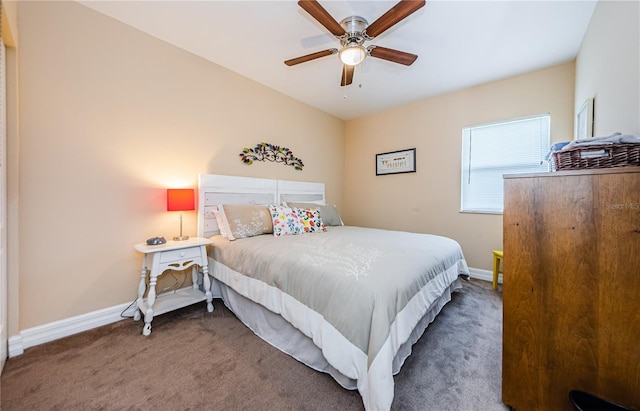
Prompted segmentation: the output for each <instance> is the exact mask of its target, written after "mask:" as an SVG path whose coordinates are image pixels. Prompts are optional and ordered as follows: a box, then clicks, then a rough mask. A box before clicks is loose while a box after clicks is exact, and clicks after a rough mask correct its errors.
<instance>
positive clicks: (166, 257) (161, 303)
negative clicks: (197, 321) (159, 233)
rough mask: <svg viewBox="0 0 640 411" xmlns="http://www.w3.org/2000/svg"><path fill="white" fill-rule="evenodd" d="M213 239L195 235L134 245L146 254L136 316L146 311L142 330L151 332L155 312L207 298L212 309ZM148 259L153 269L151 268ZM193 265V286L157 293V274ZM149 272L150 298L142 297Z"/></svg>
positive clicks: (170, 309) (209, 308)
mask: <svg viewBox="0 0 640 411" xmlns="http://www.w3.org/2000/svg"><path fill="white" fill-rule="evenodd" d="M212 243H213V241H211V240H209V239H207V238H201V237H193V238H190V239H188V240H184V241H167V242H166V244H160V245H147V244H146V243H141V244H136V245H135V246H134V248H135V249H136V251H139V252H141V253H143V254H144V258H143V259H142V271H141V274H140V284H139V285H138V299H137V300H136V306H137V309H136V312H135V314H134V316H133V319H134V320H136V321H139V320H140V318H141V315H142V314H141V313H144V328H143V329H142V334H143V335H145V336H147V335H149V334H151V321H152V320H153V316H154V315H160V314H164V313H166V312H168V311H172V310H175V309H177V308H182V307H185V306H187V305H191V304H194V303H197V302H200V301H204V300H206V301H207V311H209V312H212V311H213V303H212V302H211V301H212V296H211V280H210V279H209V270H208V261H207V244H212ZM149 263H151V265H150V267H151V268H150V269H149ZM196 266H200V268H201V269H202V273H203V281H204V283H203V285H204V290H205V292H202V291H200V290H199V289H198V283H197V279H198V274H197V271H196ZM189 267H191V275H192V278H193V287H189V288H183V289H181V290H177V291H175V292H171V293H165V294H160V295H158V296H156V283H157V280H158V277H159V276H161V275H162V273H164V272H165V271H167V270H176V271H182V270H186V269H187V268H189ZM147 273H148V274H149V290H148V293H147V298H143V296H144V293H145V291H147V281H146V279H147Z"/></svg>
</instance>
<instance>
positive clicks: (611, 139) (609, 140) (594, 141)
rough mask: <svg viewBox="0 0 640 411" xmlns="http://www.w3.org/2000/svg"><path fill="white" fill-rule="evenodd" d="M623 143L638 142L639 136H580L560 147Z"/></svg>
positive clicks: (618, 134)
mask: <svg viewBox="0 0 640 411" xmlns="http://www.w3.org/2000/svg"><path fill="white" fill-rule="evenodd" d="M623 143H640V136H636V135H635V134H622V133H613V134H611V135H610V136H605V137H589V138H582V139H579V140H573V141H572V142H570V143H569V144H567V145H566V146H564V147H562V150H568V149H570V148H575V147H586V146H596V145H601V144H623Z"/></svg>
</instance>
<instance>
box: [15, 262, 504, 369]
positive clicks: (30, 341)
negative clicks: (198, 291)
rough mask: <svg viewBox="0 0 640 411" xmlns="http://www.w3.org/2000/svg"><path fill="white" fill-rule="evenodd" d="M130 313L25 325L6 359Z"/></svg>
mask: <svg viewBox="0 0 640 411" xmlns="http://www.w3.org/2000/svg"><path fill="white" fill-rule="evenodd" d="M469 273H470V274H471V278H477V279H479V280H485V281H493V273H492V272H491V271H488V270H480V269H478V268H469ZM501 280H502V276H500V277H499V278H498V281H499V282H502V281H501ZM216 291H217V290H216V289H215V287H214V290H213V297H214V298H219V297H220V295H221V294H220V292H219V291H217V292H216ZM133 312H134V308H133V305H132V304H131V303H125V304H120V305H116V306H113V307H109V308H104V309H102V310H98V311H93V312H90V313H86V314H82V315H78V316H76V317H70V318H66V319H64V320H58V321H54V322H51V323H48V324H43V325H39V326H37V327H33V328H27V329H25V330H22V331H20V334H18V335H14V336H11V337H9V341H8V343H9V358H11V357H16V356H18V355H21V354H23V353H24V350H25V349H27V348H30V347H34V346H36V345H40V344H44V343H47V342H50V341H54V340H57V339H60V338H64V337H68V336H70V335H73V334H77V333H81V332H83V331H88V330H91V329H93V328H97V327H101V326H103V325H107V324H111V323H115V322H117V321H120V320H123V319H125V318H126V317H131V316H133Z"/></svg>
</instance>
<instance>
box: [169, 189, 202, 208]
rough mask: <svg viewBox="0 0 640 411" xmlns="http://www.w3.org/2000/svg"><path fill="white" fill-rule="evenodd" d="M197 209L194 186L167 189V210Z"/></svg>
mask: <svg viewBox="0 0 640 411" xmlns="http://www.w3.org/2000/svg"><path fill="white" fill-rule="evenodd" d="M195 209H196V208H195V196H194V190H193V189H192V188H168V189H167V211H191V210H195Z"/></svg>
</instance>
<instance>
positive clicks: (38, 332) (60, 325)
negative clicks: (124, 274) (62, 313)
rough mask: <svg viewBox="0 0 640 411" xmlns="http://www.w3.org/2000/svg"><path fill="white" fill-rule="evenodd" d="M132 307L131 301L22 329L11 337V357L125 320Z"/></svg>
mask: <svg viewBox="0 0 640 411" xmlns="http://www.w3.org/2000/svg"><path fill="white" fill-rule="evenodd" d="M130 307H132V306H131V303H125V304H120V305H116V306H114V307H109V308H104V309H102V310H98V311H93V312H90V313H87V314H82V315H78V316H76V317H71V318H66V319H64V320H58V321H54V322H51V323H48V324H43V325H39V326H37V327H33V328H27V329H25V330H22V331H20V334H19V335H14V336H11V337H9V358H11V357H15V356H17V355H20V354H23V353H24V350H25V349H27V348H30V347H34V346H36V345H39V344H44V343H46V342H50V341H54V340H57V339H59V338H64V337H68V336H70V335H73V334H77V333H80V332H83V331H87V330H91V329H93V328H97V327H101V326H103V325H107V324H111V323H114V322H116V321H120V320H123V319H124V317H123V315H128V314H130V315H133V309H132V308H131V309H130V310H127V308H130ZM125 310H127V312H126V313H125Z"/></svg>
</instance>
